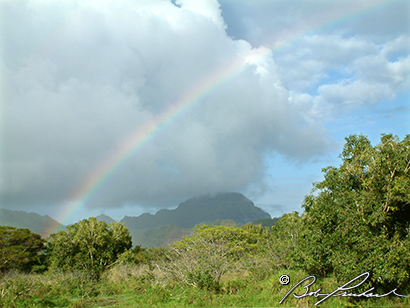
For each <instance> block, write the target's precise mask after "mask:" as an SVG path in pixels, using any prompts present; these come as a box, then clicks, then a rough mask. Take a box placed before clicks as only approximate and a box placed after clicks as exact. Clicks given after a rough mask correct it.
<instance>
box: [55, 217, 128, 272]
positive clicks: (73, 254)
mask: <svg viewBox="0 0 410 308" xmlns="http://www.w3.org/2000/svg"><path fill="white" fill-rule="evenodd" d="M131 247H132V242H131V235H130V234H129V230H128V228H126V227H125V226H124V225H123V224H121V223H111V224H109V225H107V223H105V222H104V221H100V222H99V221H97V219H96V218H93V217H91V218H90V219H84V220H82V221H80V222H79V223H77V224H74V225H72V226H68V228H67V231H60V232H58V233H57V234H52V235H50V238H49V243H48V251H49V256H50V267H51V268H52V269H62V270H65V271H71V270H73V269H77V270H85V271H87V272H89V273H91V274H93V275H95V276H97V277H98V276H99V275H100V273H101V272H102V271H103V270H105V269H106V268H107V267H108V266H110V265H111V264H113V263H114V262H115V261H116V260H117V258H118V256H119V255H120V254H122V253H124V252H125V251H126V250H127V249H130V248H131Z"/></svg>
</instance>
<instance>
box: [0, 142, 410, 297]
mask: <svg viewBox="0 0 410 308" xmlns="http://www.w3.org/2000/svg"><path fill="white" fill-rule="evenodd" d="M340 158H341V159H342V164H341V165H340V166H339V167H328V168H324V169H323V174H324V180H323V181H321V182H318V183H314V185H313V190H312V193H311V194H309V195H308V196H306V197H305V200H304V203H303V208H304V212H303V213H302V215H299V214H298V213H297V212H294V213H291V214H285V215H283V216H282V217H281V218H280V219H279V221H277V222H276V224H275V225H274V226H272V227H264V226H262V225H261V224H260V225H252V224H246V225H244V226H241V227H238V226H218V225H214V226H209V225H200V226H197V227H196V228H195V229H194V231H193V233H192V235H191V236H189V237H185V238H184V239H183V240H181V241H177V242H175V243H173V244H172V245H169V246H167V247H161V248H150V249H144V248H142V247H140V246H136V247H134V248H132V243H131V236H130V234H129V230H128V229H127V228H126V227H125V226H124V225H123V224H121V223H111V224H109V225H107V224H106V223H105V222H98V221H97V220H96V219H95V218H90V219H88V220H83V221H81V222H79V223H78V224H75V225H73V226H69V227H68V228H67V230H66V231H61V232H58V233H56V234H52V235H51V236H50V237H49V238H48V239H47V241H45V240H43V239H41V238H40V237H39V236H37V235H35V234H31V233H30V232H29V231H28V230H18V229H15V228H11V227H2V228H1V229H0V230H1V231H0V232H1V233H0V245H1V246H0V248H1V256H0V258H1V260H0V261H1V264H0V270H1V271H2V272H5V271H7V270H10V269H11V268H17V269H19V270H22V271H30V270H31V271H46V270H47V271H48V272H51V271H55V272H58V271H63V272H70V271H73V270H76V271H80V272H84V273H87V275H88V277H91V279H95V281H98V280H99V279H103V277H105V275H106V273H107V272H108V271H112V270H113V269H115V268H117V269H121V268H124V267H125V268H128V269H129V266H133V267H134V269H135V268H139V269H140V270H138V273H139V274H138V275H136V276H138V279H140V281H144V283H147V281H148V282H149V283H150V284H151V285H155V286H158V285H160V286H162V287H163V288H173V287H175V286H178V287H180V288H182V289H187V288H195V289H198V290H204V291H207V292H213V293H214V294H218V293H221V292H222V293H226V294H231V293H232V292H236V291H233V290H237V289H238V288H239V289H240V286H241V282H244V281H265V280H266V279H269V277H271V276H272V275H273V274H275V273H277V272H278V271H280V270H283V269H286V270H303V271H305V272H306V273H308V274H310V275H315V276H318V277H334V278H335V279H336V280H337V281H341V282H347V281H349V280H351V279H352V278H354V277H356V276H358V275H359V274H362V273H363V272H369V273H370V277H369V279H368V280H367V282H366V283H365V284H363V285H362V286H361V287H360V288H358V291H359V290H367V289H368V288H369V287H370V286H372V287H375V289H374V291H373V292H374V293H376V292H377V293H379V294H383V293H384V292H385V291H390V290H392V289H394V288H397V289H398V290H400V292H399V293H401V294H408V293H410V172H409V171H410V136H409V135H407V136H406V137H405V138H404V139H403V140H402V141H400V140H399V139H398V138H397V137H395V136H392V135H382V137H381V142H380V144H378V145H376V146H374V147H373V146H371V143H370V141H369V140H368V139H367V138H366V137H364V136H363V135H352V136H349V137H347V138H346V144H345V146H344V149H343V152H342V154H341V155H340ZM127 266H128V267H127ZM230 292H231V293H230Z"/></svg>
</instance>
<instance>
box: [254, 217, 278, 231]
mask: <svg viewBox="0 0 410 308" xmlns="http://www.w3.org/2000/svg"><path fill="white" fill-rule="evenodd" d="M278 221H279V217H274V218H261V219H257V220H255V221H252V224H254V225H261V226H262V227H269V228H272V227H273V226H274V225H275V224H276V223H277V222H278Z"/></svg>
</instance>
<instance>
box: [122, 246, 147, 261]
mask: <svg viewBox="0 0 410 308" xmlns="http://www.w3.org/2000/svg"><path fill="white" fill-rule="evenodd" d="M147 260H148V255H147V251H146V250H145V249H144V248H142V247H141V246H135V247H134V248H132V249H129V250H126V251H124V252H123V253H121V254H120V255H118V260H117V261H119V262H120V263H125V264H139V263H144V262H147Z"/></svg>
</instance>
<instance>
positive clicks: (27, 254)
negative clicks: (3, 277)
mask: <svg viewBox="0 0 410 308" xmlns="http://www.w3.org/2000/svg"><path fill="white" fill-rule="evenodd" d="M44 242H45V240H44V239H42V238H41V236H40V235H39V234H36V233H33V232H31V231H30V230H29V229H17V228H15V227H8V226H0V271H1V272H4V271H6V270H9V269H18V270H21V271H31V270H32V269H36V268H37V269H38V268H39V267H40V266H42V263H43V262H44V255H43V252H44V250H45V246H44Z"/></svg>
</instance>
